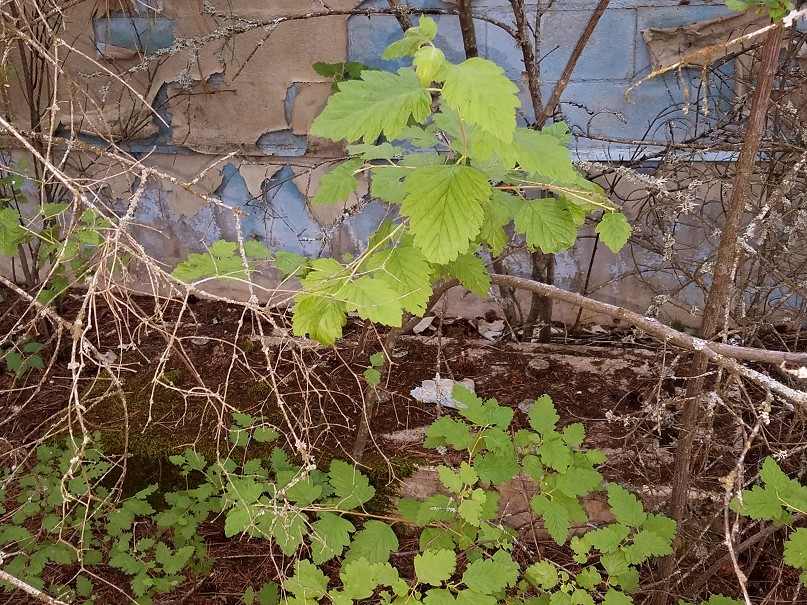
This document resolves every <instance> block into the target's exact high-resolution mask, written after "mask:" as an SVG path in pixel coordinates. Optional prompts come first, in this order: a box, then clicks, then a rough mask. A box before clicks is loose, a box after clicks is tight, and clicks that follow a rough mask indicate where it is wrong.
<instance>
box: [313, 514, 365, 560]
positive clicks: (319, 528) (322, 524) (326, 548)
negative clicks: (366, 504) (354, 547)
mask: <svg viewBox="0 0 807 605" xmlns="http://www.w3.org/2000/svg"><path fill="white" fill-rule="evenodd" d="M354 531H356V528H355V527H354V526H353V524H352V523H351V522H350V521H348V520H347V519H345V518H343V517H340V516H338V515H334V514H333V513H320V515H319V520H318V521H316V522H315V523H314V524H313V525H312V532H311V555H312V556H311V558H312V560H313V561H314V563H315V564H316V565H321V564H322V563H324V562H325V561H329V560H330V559H332V558H333V557H335V556H338V555H341V554H342V551H343V550H344V549H345V547H346V546H347V545H348V544H350V534H351V533H353V532H354Z"/></svg>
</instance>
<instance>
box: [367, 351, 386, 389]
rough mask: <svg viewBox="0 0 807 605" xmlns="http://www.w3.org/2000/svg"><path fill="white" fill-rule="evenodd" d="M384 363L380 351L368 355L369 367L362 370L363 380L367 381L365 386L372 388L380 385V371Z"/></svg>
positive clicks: (384, 358)
mask: <svg viewBox="0 0 807 605" xmlns="http://www.w3.org/2000/svg"><path fill="white" fill-rule="evenodd" d="M386 362H387V358H386V357H384V353H383V352H382V351H379V352H378V353H373V354H372V355H370V367H369V368H367V369H366V370H364V380H366V381H367V384H369V385H370V386H372V387H377V386H378V385H379V384H381V370H382V369H383V367H384V364H385V363H386Z"/></svg>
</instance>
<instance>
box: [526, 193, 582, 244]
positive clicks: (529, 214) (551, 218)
mask: <svg viewBox="0 0 807 605" xmlns="http://www.w3.org/2000/svg"><path fill="white" fill-rule="evenodd" d="M515 225H516V230H517V231H518V233H523V234H524V235H525V236H526V238H527V244H528V245H529V246H532V247H535V248H540V249H541V251H542V252H544V253H545V254H555V253H557V252H560V251H561V250H565V249H566V248H569V247H571V246H573V245H574V243H575V241H576V240H577V227H576V226H575V224H574V221H573V220H572V216H571V214H570V213H569V211H568V210H567V209H566V207H565V206H564V204H563V202H561V201H560V200H557V199H555V198H546V199H540V200H529V201H527V202H525V203H524V205H523V206H522V207H521V209H520V210H519V211H518V214H516V216H515Z"/></svg>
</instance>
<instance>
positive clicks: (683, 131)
mask: <svg viewBox="0 0 807 605" xmlns="http://www.w3.org/2000/svg"><path fill="white" fill-rule="evenodd" d="M668 85H669V86H670V88H668ZM676 85H677V83H676V82H675V80H674V79H673V80H672V81H671V80H670V79H666V80H665V79H656V80H652V81H650V82H648V83H646V84H644V85H642V86H640V87H639V88H637V89H636V90H635V91H633V92H632V93H631V95H630V97H629V98H630V102H629V101H627V100H626V99H625V96H624V94H625V90H626V89H627V87H628V84H627V82H613V83H607V82H573V83H571V84H570V85H569V86H568V88H567V89H566V91H565V92H564V94H563V96H562V97H561V108H562V110H563V114H564V116H565V118H566V121H567V122H568V123H569V125H570V127H571V128H572V131H573V132H574V133H576V134H583V135H589V136H593V137H601V138H607V139H624V140H628V141H641V140H647V141H649V142H652V141H657V142H660V143H663V142H664V141H666V140H667V139H668V138H669V137H671V136H672V137H674V138H675V139H676V140H680V139H682V138H686V137H689V136H693V135H694V133H695V132H696V131H697V130H698V129H699V128H702V127H703V124H704V123H705V122H706V120H704V119H703V116H699V115H698V112H697V108H696V107H690V111H689V112H688V113H686V114H685V113H684V112H683V111H682V110H681V109H680V104H679V102H678V101H677V100H676V99H675V96H674V95H673V92H672V90H671V88H673V87H674V86H676ZM548 89H549V87H548V86H547V87H545V93H544V94H545V95H548V94H549V92H548ZM681 97H682V95H681ZM573 146H575V145H574V144H573ZM618 147H619V146H618V145H617V146H615V145H614V144H613V143H609V142H606V141H596V140H585V139H578V140H577V144H576V149H577V151H578V152H580V153H581V155H582V156H584V157H588V158H594V159H608V158H609V157H610V155H609V154H610V151H617V148H618ZM650 149H651V150H652V149H653V147H650ZM583 152H585V153H583ZM613 159H621V156H617V157H613Z"/></svg>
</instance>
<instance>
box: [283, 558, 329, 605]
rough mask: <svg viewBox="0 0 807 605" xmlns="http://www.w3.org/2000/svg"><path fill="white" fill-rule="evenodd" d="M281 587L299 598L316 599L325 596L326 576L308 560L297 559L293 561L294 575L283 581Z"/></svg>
mask: <svg viewBox="0 0 807 605" xmlns="http://www.w3.org/2000/svg"><path fill="white" fill-rule="evenodd" d="M283 588H285V589H286V591H287V592H290V593H292V594H293V595H294V596H296V597H297V598H299V599H306V600H308V599H311V600H314V601H316V600H317V599H320V598H322V597H324V596H325V593H326V592H327V590H328V578H327V576H326V575H325V574H324V573H322V571H321V570H320V569H319V567H317V566H316V565H314V564H313V563H311V562H310V561H306V560H305V559H298V560H297V561H295V563H294V576H292V577H291V578H287V579H286V580H285V581H284V582H283Z"/></svg>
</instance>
